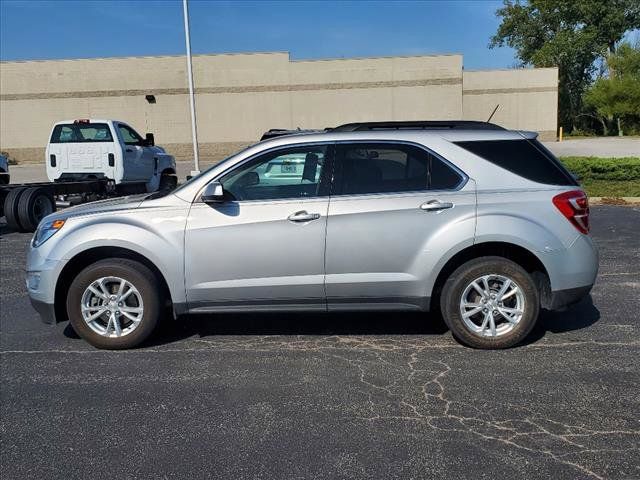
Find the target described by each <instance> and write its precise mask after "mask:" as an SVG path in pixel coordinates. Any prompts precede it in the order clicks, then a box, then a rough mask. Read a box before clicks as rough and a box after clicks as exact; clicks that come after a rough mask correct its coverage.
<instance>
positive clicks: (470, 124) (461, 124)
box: [330, 120, 505, 132]
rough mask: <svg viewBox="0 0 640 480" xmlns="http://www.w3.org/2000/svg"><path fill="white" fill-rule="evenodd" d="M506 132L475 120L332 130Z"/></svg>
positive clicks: (379, 124)
mask: <svg viewBox="0 0 640 480" xmlns="http://www.w3.org/2000/svg"><path fill="white" fill-rule="evenodd" d="M454 129H455V130H505V129H504V128H503V127H501V126H499V125H496V124H495V123H488V122H479V121H474V120H426V121H422V120H418V121H409V122H362V123H346V124H344V125H340V126H338V127H334V128H332V129H330V131H332V132H362V131H372V130H454Z"/></svg>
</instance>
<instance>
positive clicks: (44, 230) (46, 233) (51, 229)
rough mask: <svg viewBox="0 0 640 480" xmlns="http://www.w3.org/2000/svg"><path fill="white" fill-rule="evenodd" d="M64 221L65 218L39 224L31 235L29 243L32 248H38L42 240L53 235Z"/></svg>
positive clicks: (44, 240)
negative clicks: (31, 238)
mask: <svg viewBox="0 0 640 480" xmlns="http://www.w3.org/2000/svg"><path fill="white" fill-rule="evenodd" d="M64 222H66V220H53V221H51V222H46V223H43V224H41V225H40V226H39V227H38V229H37V230H36V233H35V234H34V235H33V240H32V241H31V245H32V246H33V247H34V248H38V247H39V246H40V245H42V244H43V243H44V242H46V241H47V240H49V239H50V238H51V237H53V235H55V233H56V232H57V231H58V230H60V229H61V228H62V227H63V225H64Z"/></svg>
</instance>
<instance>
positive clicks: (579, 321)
mask: <svg viewBox="0 0 640 480" xmlns="http://www.w3.org/2000/svg"><path fill="white" fill-rule="evenodd" d="M598 320H600V310H598V308H597V307H596V306H595V305H594V304H593V298H591V295H589V296H588V297H586V298H584V299H582V300H581V301H580V302H578V303H576V304H575V305H572V306H570V307H569V308H567V309H566V310H562V311H550V310H541V311H540V317H539V319H538V324H537V325H536V326H535V327H534V329H533V331H532V332H531V334H529V336H528V337H527V339H526V340H525V342H524V345H528V344H531V343H535V342H537V341H538V340H540V339H541V338H543V337H544V336H546V334H547V333H548V332H551V333H565V332H571V331H575V330H582V329H583V328H587V327H590V326H591V325H593V324H594V323H596V322H597V321H598Z"/></svg>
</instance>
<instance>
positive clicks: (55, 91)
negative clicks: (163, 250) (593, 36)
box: [0, 53, 557, 163]
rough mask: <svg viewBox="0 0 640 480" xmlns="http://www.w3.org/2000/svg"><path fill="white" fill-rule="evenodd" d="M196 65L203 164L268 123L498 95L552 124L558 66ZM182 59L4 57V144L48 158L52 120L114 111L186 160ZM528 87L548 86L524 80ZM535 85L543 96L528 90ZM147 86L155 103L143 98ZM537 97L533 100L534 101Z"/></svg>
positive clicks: (442, 111)
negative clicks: (9, 59) (471, 69)
mask: <svg viewBox="0 0 640 480" xmlns="http://www.w3.org/2000/svg"><path fill="white" fill-rule="evenodd" d="M193 64H194V82H195V86H196V108H197V115H198V135H199V143H200V150H201V155H202V157H203V158H204V159H205V163H206V162H207V161H215V160H218V159H220V158H222V157H223V156H225V155H227V154H229V153H231V152H233V151H236V150H238V149H239V148H240V147H242V146H243V145H246V144H248V143H252V142H255V141H256V140H257V139H259V138H260V136H261V134H262V133H263V132H264V131H265V130H267V129H269V128H296V127H300V128H323V127H328V126H333V125H338V124H341V123H347V122H355V121H375V120H419V119H423V120H430V119H460V118H463V117H464V118H474V119H475V118H478V119H483V120H486V117H487V116H488V114H486V115H485V113H484V111H485V110H486V109H487V108H488V106H490V105H491V104H492V102H494V101H498V100H499V101H500V102H502V103H503V104H504V109H503V107H502V106H501V109H500V110H499V111H498V113H497V114H496V117H495V120H496V121H498V123H502V124H504V125H505V126H507V127H510V128H529V129H536V130H541V131H552V130H553V131H555V122H556V120H555V116H556V113H555V109H556V104H557V72H556V70H555V69H543V70H544V72H542V74H540V73H538V72H540V71H539V70H527V72H534V73H535V74H534V75H531V78H533V79H535V81H533V83H532V81H531V80H530V79H528V77H527V75H520V72H522V71H508V70H507V71H500V72H498V75H497V77H496V76H495V74H492V72H465V73H464V76H463V69H462V56H461V55H431V56H415V57H389V58H362V59H340V60H316V61H290V59H289V55H288V54H287V53H255V54H233V55H198V56H195V57H194V59H193ZM185 68H186V62H185V59H184V57H130V58H108V59H84V60H52V61H28V62H3V63H0V149H1V150H3V151H7V152H9V153H10V154H11V155H12V156H13V157H14V158H16V159H18V160H19V161H42V160H43V152H44V147H45V145H46V143H47V140H48V136H49V132H50V130H51V126H52V124H53V123H55V122H57V121H60V120H64V119H73V118H116V119H120V120H124V121H126V122H127V123H130V124H131V125H132V126H134V127H135V128H136V129H137V130H138V131H139V132H140V133H142V134H144V133H145V132H154V133H155V135H156V139H157V142H158V144H160V145H163V146H165V147H166V148H167V150H169V151H170V152H172V153H174V154H175V155H176V157H177V158H178V159H188V158H190V157H192V147H191V143H190V142H191V127H190V117H189V103H188V89H187V83H186V73H185ZM546 70H550V71H551V73H553V72H556V74H555V76H554V75H552V74H547V73H545V72H546ZM486 73H488V74H489V75H484V74H486ZM463 79H464V82H465V84H464V87H463ZM515 81H517V82H518V84H517V86H516V87H515V90H514V86H513V82H515ZM467 82H468V83H469V85H467ZM535 82H538V83H539V85H538V83H535ZM531 88H542V89H547V90H544V91H541V92H537V91H536V92H532V91H530V90H527V89H531ZM523 89H524V90H523ZM525 90H526V91H525ZM463 91H464V95H463ZM554 92H556V93H554ZM538 93H539V94H542V95H543V98H542V99H539V98H538V97H535V98H534V97H532V94H538ZM149 94H151V95H154V96H155V98H156V103H155V104H149V103H148V102H147V101H146V100H145V95H149ZM544 95H546V96H544ZM554 95H556V96H555V97H554ZM530 101H534V102H535V103H533V104H532V105H528V103H527V102H530ZM539 102H541V103H542V104H543V105H542V106H540V105H538V103H539ZM550 103H553V105H551V104H550ZM492 109H493V107H491V109H489V113H490V111H491V110H492ZM537 109H538V110H537ZM534 117H535V118H534Z"/></svg>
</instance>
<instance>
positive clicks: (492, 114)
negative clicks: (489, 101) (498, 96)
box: [487, 104, 500, 123]
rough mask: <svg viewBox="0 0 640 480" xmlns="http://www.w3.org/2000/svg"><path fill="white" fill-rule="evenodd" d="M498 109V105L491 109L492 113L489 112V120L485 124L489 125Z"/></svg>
mask: <svg viewBox="0 0 640 480" xmlns="http://www.w3.org/2000/svg"><path fill="white" fill-rule="evenodd" d="M499 107H500V104H497V105H496V108H494V109H493V112H491V115H489V119H488V120H487V123H489V122H490V121H491V119H492V118H493V116H494V115H495V114H496V112H497V111H498V108H499Z"/></svg>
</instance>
